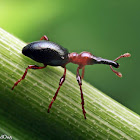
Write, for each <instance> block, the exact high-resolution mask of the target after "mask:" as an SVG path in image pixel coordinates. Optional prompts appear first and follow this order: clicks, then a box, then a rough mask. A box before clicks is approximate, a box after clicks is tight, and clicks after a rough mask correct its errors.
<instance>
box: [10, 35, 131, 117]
mask: <svg viewBox="0 0 140 140" xmlns="http://www.w3.org/2000/svg"><path fill="white" fill-rule="evenodd" d="M22 53H23V54H24V55H25V56H27V57H29V58H31V59H33V60H35V61H37V62H40V63H43V65H44V66H43V67H41V66H37V65H29V66H28V67H27V68H26V70H25V72H24V74H23V76H22V77H21V79H19V80H18V81H17V82H15V84H14V86H13V87H12V90H13V89H14V88H15V86H17V84H18V83H19V82H20V81H21V80H23V79H24V78H25V76H26V74H27V71H28V69H43V68H45V67H46V66H47V65H50V66H61V67H63V68H64V74H63V76H62V77H61V78H60V82H59V87H58V89H57V91H56V93H55V95H54V97H53V99H52V101H51V103H50V105H49V107H48V112H49V111H50V109H51V106H52V104H53V102H54V101H55V100H56V97H57V94H58V92H59V90H60V87H61V86H62V84H63V83H64V81H65V77H66V65H67V64H68V63H74V64H77V65H78V68H77V73H76V79H77V82H78V84H79V87H80V93H81V100H82V102H81V104H82V111H83V115H84V118H85V119H86V115H85V114H86V111H85V109H84V97H83V91H82V79H83V77H84V71H85V66H86V65H93V64H106V65H109V66H110V68H111V70H112V71H113V72H114V73H115V74H116V75H117V76H119V77H122V74H121V73H120V72H117V71H115V70H114V69H113V67H115V68H119V64H118V63H117V62H116V61H117V60H119V59H120V58H122V57H130V56H131V55H130V54H129V53H125V54H123V55H120V56H119V57H117V58H116V59H115V60H108V59H103V58H101V57H96V56H94V55H92V54H91V53H90V52H85V51H84V52H81V53H80V54H78V53H76V52H72V53H69V52H68V50H67V49H65V48H63V47H62V46H60V45H58V44H56V43H54V42H51V41H49V40H48V37H47V36H45V35H44V36H43V37H41V39H40V41H35V42H32V43H30V44H28V45H26V46H25V47H24V48H23V49H22ZM112 66H113V67H112ZM80 69H82V75H81V76H80V74H79V70H80Z"/></svg>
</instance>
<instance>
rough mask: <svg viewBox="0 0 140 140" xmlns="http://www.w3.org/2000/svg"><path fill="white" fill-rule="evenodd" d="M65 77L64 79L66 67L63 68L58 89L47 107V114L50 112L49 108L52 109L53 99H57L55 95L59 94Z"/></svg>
mask: <svg viewBox="0 0 140 140" xmlns="http://www.w3.org/2000/svg"><path fill="white" fill-rule="evenodd" d="M65 77H66V67H64V74H63V76H62V77H61V78H60V82H59V87H58V89H57V91H56V93H55V95H54V97H53V98H52V101H51V103H50V105H49V107H48V113H49V112H50V109H51V107H52V104H53V102H54V101H55V99H56V97H57V94H58V92H59V89H60V87H61V86H62V84H63V83H64V81H65Z"/></svg>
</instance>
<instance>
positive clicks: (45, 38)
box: [40, 35, 49, 41]
mask: <svg viewBox="0 0 140 140" xmlns="http://www.w3.org/2000/svg"><path fill="white" fill-rule="evenodd" d="M43 39H44V40H47V41H48V40H49V39H48V37H47V36H46V35H43V36H42V37H41V38H40V40H43Z"/></svg>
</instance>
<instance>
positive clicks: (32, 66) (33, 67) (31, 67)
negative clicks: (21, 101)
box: [12, 64, 47, 90]
mask: <svg viewBox="0 0 140 140" xmlns="http://www.w3.org/2000/svg"><path fill="white" fill-rule="evenodd" d="M46 66H47V65H45V64H44V67H39V66H36V65H29V66H28V67H27V68H26V70H25V72H24V74H23V76H22V77H21V79H19V80H18V81H17V82H16V83H15V84H14V86H13V87H12V90H13V89H14V88H15V86H17V84H18V83H19V82H20V81H21V80H23V79H24V78H25V76H26V74H27V71H28V69H43V68H45V67H46Z"/></svg>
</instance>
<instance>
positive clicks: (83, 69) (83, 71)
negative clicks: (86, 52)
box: [81, 67, 85, 79]
mask: <svg viewBox="0 0 140 140" xmlns="http://www.w3.org/2000/svg"><path fill="white" fill-rule="evenodd" d="M84 73H85V67H82V76H81V78H82V79H83V78H84Z"/></svg>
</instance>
